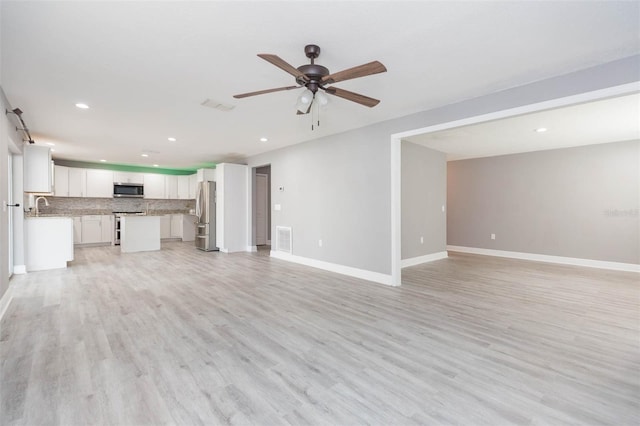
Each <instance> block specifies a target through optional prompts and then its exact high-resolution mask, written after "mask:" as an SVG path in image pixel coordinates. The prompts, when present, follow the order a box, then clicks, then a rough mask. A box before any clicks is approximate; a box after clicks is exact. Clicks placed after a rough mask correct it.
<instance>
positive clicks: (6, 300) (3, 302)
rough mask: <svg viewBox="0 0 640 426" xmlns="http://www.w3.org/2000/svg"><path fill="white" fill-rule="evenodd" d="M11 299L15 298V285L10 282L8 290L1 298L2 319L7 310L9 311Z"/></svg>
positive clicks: (0, 317)
mask: <svg viewBox="0 0 640 426" xmlns="http://www.w3.org/2000/svg"><path fill="white" fill-rule="evenodd" d="M11 300H13V286H12V285H11V284H9V287H7V291H5V292H4V294H3V295H2V298H0V321H1V320H2V317H3V316H4V314H5V312H7V308H8V307H9V304H11Z"/></svg>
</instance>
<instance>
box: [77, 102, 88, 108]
mask: <svg viewBox="0 0 640 426" xmlns="http://www.w3.org/2000/svg"><path fill="white" fill-rule="evenodd" d="M76 106H77V107H78V108H80V109H89V105H87V104H83V103H78V104H76Z"/></svg>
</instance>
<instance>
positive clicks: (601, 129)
mask: <svg viewBox="0 0 640 426" xmlns="http://www.w3.org/2000/svg"><path fill="white" fill-rule="evenodd" d="M542 128H544V129H547V130H546V131H545V132H537V131H536V130H537V129H542ZM638 139H640V95H639V94H637V93H636V94H633V95H628V96H621V97H616V98H611V99H605V100H601V101H596V102H590V103H587V104H580V105H573V106H569V107H565V108H558V109H552V110H548V111H542V112H537V113H532V114H527V115H522V116H517V117H512V118H507V119H502V120H495V121H489V122H485V123H480V124H474V125H470V126H463V127H457V128H453V129H449V130H442V131H438V132H433V133H426V134H421V135H417V136H412V137H409V138H406V140H408V141H409V142H413V143H417V144H420V145H424V146H426V147H428V148H432V149H435V150H437V151H441V152H444V153H446V154H447V159H448V160H461V159H465V158H476V157H490V156H494V155H505V154H513V153H517V152H531V151H542V150H545V149H555V148H569V147H574V146H582V145H594V144H599V143H608V142H620V141H628V140H638Z"/></svg>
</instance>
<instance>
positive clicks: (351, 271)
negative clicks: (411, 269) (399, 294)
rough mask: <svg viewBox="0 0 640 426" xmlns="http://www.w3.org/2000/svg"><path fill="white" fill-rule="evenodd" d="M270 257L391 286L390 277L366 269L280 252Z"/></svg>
mask: <svg viewBox="0 0 640 426" xmlns="http://www.w3.org/2000/svg"><path fill="white" fill-rule="evenodd" d="M271 257H274V258H276V259H281V260H286V261H288V262H293V263H299V264H301V265H305V266H311V267H312V268H318V269H324V270H325V271H331V272H336V273H338V274H342V275H348V276H350V277H355V278H360V279H363V280H367V281H373V282H376V283H379V284H384V285H393V282H392V280H391V275H387V274H381V273H380V272H373V271H367V270H366V269H358V268H352V267H351V266H344V265H338V264H337V263H330V262H324V261H322V260H316V259H309V258H308V257H302V256H296V255H293V254H287V253H283V252H280V251H273V250H272V251H271Z"/></svg>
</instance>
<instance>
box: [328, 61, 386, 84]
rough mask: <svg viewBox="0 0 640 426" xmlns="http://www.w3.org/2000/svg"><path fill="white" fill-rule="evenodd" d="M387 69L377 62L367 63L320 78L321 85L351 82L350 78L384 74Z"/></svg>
mask: <svg viewBox="0 0 640 426" xmlns="http://www.w3.org/2000/svg"><path fill="white" fill-rule="evenodd" d="M385 71H387V69H386V68H385V66H384V65H382V63H380V62H378V61H373V62H369V63H368V64H364V65H360V66H357V67H353V68H349V69H346V70H343V71H338V72H337V73H334V74H329V75H325V76H324V77H322V84H331V83H337V82H338V81H345V80H351V79H352V78H358V77H365V76H367V75H372V74H378V73H381V72H385Z"/></svg>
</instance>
